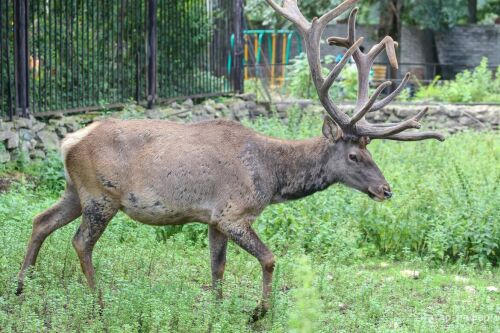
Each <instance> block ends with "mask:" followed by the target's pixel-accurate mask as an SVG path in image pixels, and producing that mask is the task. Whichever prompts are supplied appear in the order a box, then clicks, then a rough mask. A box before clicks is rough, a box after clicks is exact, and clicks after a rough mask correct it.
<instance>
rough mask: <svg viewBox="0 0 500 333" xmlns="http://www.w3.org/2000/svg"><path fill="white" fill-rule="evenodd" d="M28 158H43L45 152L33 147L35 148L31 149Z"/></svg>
mask: <svg viewBox="0 0 500 333" xmlns="http://www.w3.org/2000/svg"><path fill="white" fill-rule="evenodd" d="M30 158H32V159H44V158H45V153H44V152H43V150H40V149H35V150H33V151H31V153H30Z"/></svg>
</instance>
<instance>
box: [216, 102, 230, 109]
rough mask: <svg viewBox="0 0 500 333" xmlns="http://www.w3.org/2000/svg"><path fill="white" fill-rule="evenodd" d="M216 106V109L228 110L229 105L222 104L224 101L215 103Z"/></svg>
mask: <svg viewBox="0 0 500 333" xmlns="http://www.w3.org/2000/svg"><path fill="white" fill-rule="evenodd" d="M214 108H215V109H216V110H227V106H226V105H224V104H222V103H217V104H215V105H214Z"/></svg>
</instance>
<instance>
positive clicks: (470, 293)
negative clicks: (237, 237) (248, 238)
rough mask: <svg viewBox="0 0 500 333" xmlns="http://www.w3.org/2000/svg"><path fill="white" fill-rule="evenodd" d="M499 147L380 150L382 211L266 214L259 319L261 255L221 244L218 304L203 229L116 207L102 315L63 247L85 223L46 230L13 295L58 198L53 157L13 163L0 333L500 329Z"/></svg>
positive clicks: (355, 202) (493, 138)
mask: <svg viewBox="0 0 500 333" xmlns="http://www.w3.org/2000/svg"><path fill="white" fill-rule="evenodd" d="M250 125H251V126H253V127H255V128H257V129H258V130H259V131H261V132H263V133H269V134H271V133H272V134H273V135H275V136H281V137H310V136H312V135H317V134H318V133H320V128H321V127H320V126H321V123H320V121H319V120H318V119H317V117H309V116H302V117H301V116H300V114H299V113H293V114H292V115H291V119H290V121H289V122H288V124H287V125H283V124H281V123H280V122H279V121H278V120H276V119H265V120H264V119H261V120H258V121H257V122H255V123H253V124H250ZM499 146H500V145H499V136H498V134H497V133H464V134H459V135H455V136H453V137H451V138H449V139H448V140H447V141H446V142H445V143H438V142H430V141H429V142H421V143H404V144H401V143H396V142H374V143H373V144H371V145H370V147H369V148H370V150H371V152H372V154H373V156H374V158H375V160H376V161H377V162H378V164H379V165H380V167H381V169H382V170H383V171H384V173H385V175H386V178H387V179H388V181H389V182H390V183H391V185H392V187H393V189H394V192H395V194H396V196H395V197H394V199H393V200H391V201H390V202H386V203H382V204H380V203H376V202H373V201H371V200H370V199H369V198H367V197H366V196H365V195H363V194H361V193H357V192H354V191H352V190H349V189H346V188H343V187H341V186H334V187H332V188H330V189H329V190H327V191H325V192H322V193H318V194H316V195H313V196H311V197H309V198H306V199H305V200H301V201H297V202H292V203H287V204H281V205H275V206H271V207H269V208H268V209H266V211H265V212H264V214H263V215H262V216H261V217H260V218H259V220H258V221H257V222H256V223H255V225H254V226H255V229H256V230H257V232H258V233H259V234H260V235H261V236H262V238H263V240H264V241H265V242H266V243H267V244H268V245H269V247H270V248H271V249H272V250H273V251H274V253H275V254H276V257H277V267H276V274H275V282H274V293H273V308H272V311H271V312H270V313H269V314H268V315H267V316H266V317H265V318H264V319H263V320H261V321H259V322H257V323H255V324H249V323H248V319H249V318H250V315H251V311H252V310H253V308H254V306H255V305H256V303H257V301H258V299H259V296H260V291H261V290H260V286H261V272H260V265H259V264H258V263H257V261H256V260H255V259H254V258H252V257H250V256H249V255H248V254H246V253H245V252H244V251H242V250H241V249H239V248H238V247H236V246H234V245H233V244H231V245H230V247H229V250H228V263H227V267H226V274H225V282H224V294H225V298H224V300H223V301H222V302H221V303H217V302H216V301H215V300H214V297H213V294H212V292H211V291H210V289H209V285H210V270H209V256H208V248H207V237H206V227H205V226H203V225H197V224H193V225H188V226H185V227H182V228H181V227H162V228H154V227H150V226H146V225H142V224H138V223H136V222H133V221H131V220H130V219H128V218H127V217H126V216H125V215H123V214H119V215H118V216H117V217H115V219H114V220H113V221H112V222H111V223H110V226H109V227H108V229H107V230H106V232H105V233H104V235H103V236H102V238H101V239H100V240H99V242H98V243H97V246H96V250H95V251H94V263H95V266H96V276H97V279H98V284H99V287H100V288H99V289H100V290H101V291H102V297H103V300H104V308H103V309H102V311H100V307H99V305H98V304H97V297H96V295H93V294H92V293H91V292H90V291H89V290H88V288H87V287H86V284H85V280H84V277H83V274H82V273H81V271H80V266H79V262H78V259H77V256H76V253H75V251H74V250H73V248H72V246H71V238H72V237H73V234H74V233H75V232H76V229H77V227H78V223H79V222H78V221H76V222H74V223H72V224H70V225H68V226H67V227H65V228H63V229H60V230H58V231H57V232H55V233H54V234H53V235H52V236H51V237H49V239H48V240H47V241H46V242H45V244H44V247H43V248H42V251H41V254H40V257H39V260H38V263H37V267H36V269H35V271H34V274H33V276H32V278H31V279H30V280H28V281H27V283H26V291H25V293H24V294H23V295H22V296H21V297H17V296H15V295H14V290H15V287H16V274H17V272H18V269H19V267H20V264H21V261H22V258H23V255H24V251H25V246H26V242H27V240H28V237H29V235H30V232H31V219H32V218H33V216H34V215H35V214H36V213H38V212H40V211H42V210H44V209H46V208H47V207H49V206H50V205H51V204H53V203H54V202H55V200H56V199H57V194H58V192H59V191H60V190H61V175H62V174H61V170H60V162H59V161H57V160H55V159H53V158H51V159H49V160H47V161H45V162H44V163H40V164H38V165H29V166H28V165H17V166H15V168H16V169H17V170H21V171H22V173H21V174H20V175H21V176H18V177H17V178H18V180H17V182H16V183H15V184H14V185H13V186H12V187H11V188H10V190H9V191H8V192H7V193H3V194H1V195H0V332H40V331H44V332H45V331H46V332H102V331H107V332H252V331H257V332H334V331H335V332H389V331H390V332H415V331H418V332H444V331H451V332H499V331H500V330H499V329H498V327H500V300H499V295H500V294H499V293H498V292H497V293H495V292H489V291H487V287H489V286H494V287H496V288H500V282H499V281H500V279H499V271H498V267H497V266H498V258H499V252H498V251H499V249H498V247H499V243H500V236H499V234H500V231H499V228H500V226H499V224H500V223H499V219H498V212H499V211H500V210H499V203H498V202H500V200H499V199H500V198H499V190H498V187H497V186H498V185H497V184H498V182H499V170H498V165H499V149H500V148H499ZM9 171H12V166H11V167H10V169H8V170H4V171H3V172H9ZM404 270H412V271H413V270H417V271H419V278H418V279H413V278H411V277H407V276H405V275H404V274H402V271H404ZM472 288H473V289H472Z"/></svg>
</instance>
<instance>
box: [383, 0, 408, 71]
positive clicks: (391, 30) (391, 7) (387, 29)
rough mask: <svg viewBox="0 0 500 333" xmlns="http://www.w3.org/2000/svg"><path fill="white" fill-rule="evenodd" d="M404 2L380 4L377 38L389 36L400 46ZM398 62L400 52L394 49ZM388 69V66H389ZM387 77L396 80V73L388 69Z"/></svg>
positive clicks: (386, 0) (392, 0) (389, 1)
mask: <svg viewBox="0 0 500 333" xmlns="http://www.w3.org/2000/svg"><path fill="white" fill-rule="evenodd" d="M403 1H404V0H384V1H383V3H382V4H381V10H380V23H379V31H378V35H379V38H384V37H385V36H391V37H392V38H393V39H394V40H395V41H397V42H398V43H399V44H401V35H402V20H401V16H402V13H403ZM396 52H397V57H398V60H399V59H400V52H399V51H398V50H397V49H396ZM389 67H390V66H389ZM389 77H390V78H391V79H396V78H397V71H395V70H392V68H390V69H389Z"/></svg>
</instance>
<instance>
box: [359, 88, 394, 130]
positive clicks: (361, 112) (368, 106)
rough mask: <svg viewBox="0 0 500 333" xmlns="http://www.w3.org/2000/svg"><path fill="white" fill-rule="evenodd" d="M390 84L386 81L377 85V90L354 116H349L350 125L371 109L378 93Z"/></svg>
mask: <svg viewBox="0 0 500 333" xmlns="http://www.w3.org/2000/svg"><path fill="white" fill-rule="evenodd" d="M391 85H392V82H391V81H386V82H384V83H382V84H381V85H380V86H378V88H377V90H376V91H375V93H374V94H373V95H372V97H370V99H369V100H368V102H366V104H365V105H364V106H363V107H362V108H361V110H359V111H358V112H356V113H355V114H354V116H353V117H352V118H351V126H354V125H355V124H356V123H357V122H358V121H359V120H361V119H363V118H364V116H365V115H366V114H367V113H368V112H369V111H370V110H371V108H372V106H373V104H375V101H376V100H377V98H378V97H379V96H380V94H381V93H382V92H383V91H384V89H385V88H387V87H389V86H391Z"/></svg>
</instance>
